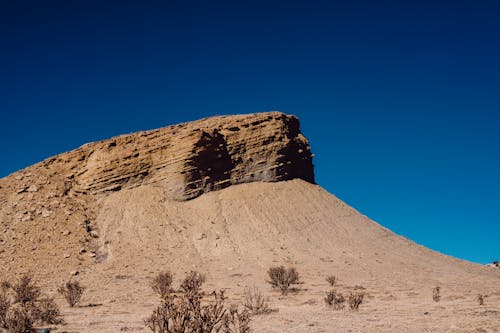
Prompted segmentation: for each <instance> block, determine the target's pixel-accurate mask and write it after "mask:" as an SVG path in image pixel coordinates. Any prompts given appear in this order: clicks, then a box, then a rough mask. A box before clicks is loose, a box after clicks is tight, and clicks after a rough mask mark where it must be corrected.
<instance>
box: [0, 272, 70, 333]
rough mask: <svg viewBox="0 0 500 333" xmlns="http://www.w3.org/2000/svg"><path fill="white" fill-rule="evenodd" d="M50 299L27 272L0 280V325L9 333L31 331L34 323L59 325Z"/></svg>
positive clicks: (33, 329) (59, 322) (56, 308)
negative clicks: (1, 281)
mask: <svg viewBox="0 0 500 333" xmlns="http://www.w3.org/2000/svg"><path fill="white" fill-rule="evenodd" d="M62 323H63V320H62V316H61V313H60V311H59V308H58V307H57V305H56V303H55V302H54V300H53V299H52V298H49V297H47V296H44V295H43V294H42V292H41V289H40V287H38V286H37V285H36V284H35V283H34V281H33V277H32V276H31V275H29V274H26V275H23V276H21V278H20V279H19V280H18V281H17V282H15V283H10V282H3V283H2V284H1V290H0V328H1V330H2V331H6V332H9V333H35V332H36V329H35V325H42V324H52V325H57V324H62Z"/></svg>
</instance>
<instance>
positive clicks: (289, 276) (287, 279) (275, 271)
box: [267, 266, 300, 295]
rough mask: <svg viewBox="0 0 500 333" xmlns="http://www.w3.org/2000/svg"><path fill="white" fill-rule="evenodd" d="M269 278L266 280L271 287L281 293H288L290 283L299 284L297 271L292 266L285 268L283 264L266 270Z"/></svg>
mask: <svg viewBox="0 0 500 333" xmlns="http://www.w3.org/2000/svg"><path fill="white" fill-rule="evenodd" d="M267 275H268V276H269V280H268V281H267V282H268V283H269V284H271V286H273V288H275V289H278V290H280V291H281V293H282V294H283V295H286V294H287V293H288V290H289V288H290V286H291V285H292V284H299V283H300V280H299V273H298V272H297V270H296V269H295V268H294V267H289V268H285V267H284V266H276V267H271V268H269V270H268V271H267Z"/></svg>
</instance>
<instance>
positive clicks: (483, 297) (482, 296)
mask: <svg viewBox="0 0 500 333" xmlns="http://www.w3.org/2000/svg"><path fill="white" fill-rule="evenodd" d="M485 298H486V296H485V295H483V294H478V295H477V302H478V303H479V305H484V299H485Z"/></svg>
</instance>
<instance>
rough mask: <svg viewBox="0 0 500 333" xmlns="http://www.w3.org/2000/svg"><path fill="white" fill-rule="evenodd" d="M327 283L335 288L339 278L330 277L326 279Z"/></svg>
mask: <svg viewBox="0 0 500 333" xmlns="http://www.w3.org/2000/svg"><path fill="white" fill-rule="evenodd" d="M326 282H328V284H329V285H330V287H333V286H334V285H335V283H337V277H336V276H335V275H329V276H327V277H326Z"/></svg>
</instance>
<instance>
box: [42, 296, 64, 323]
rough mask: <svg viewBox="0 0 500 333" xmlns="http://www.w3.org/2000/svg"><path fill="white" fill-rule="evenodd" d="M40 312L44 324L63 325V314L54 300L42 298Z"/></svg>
mask: <svg viewBox="0 0 500 333" xmlns="http://www.w3.org/2000/svg"><path fill="white" fill-rule="evenodd" d="M38 311H39V313H38V317H39V319H40V320H41V321H42V322H43V323H46V324H52V325H57V324H62V323H63V320H62V319H61V318H62V316H61V312H60V311H59V307H58V306H57V304H56V302H55V301H54V299H53V298H49V297H44V298H41V299H40V304H39V309H38Z"/></svg>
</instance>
